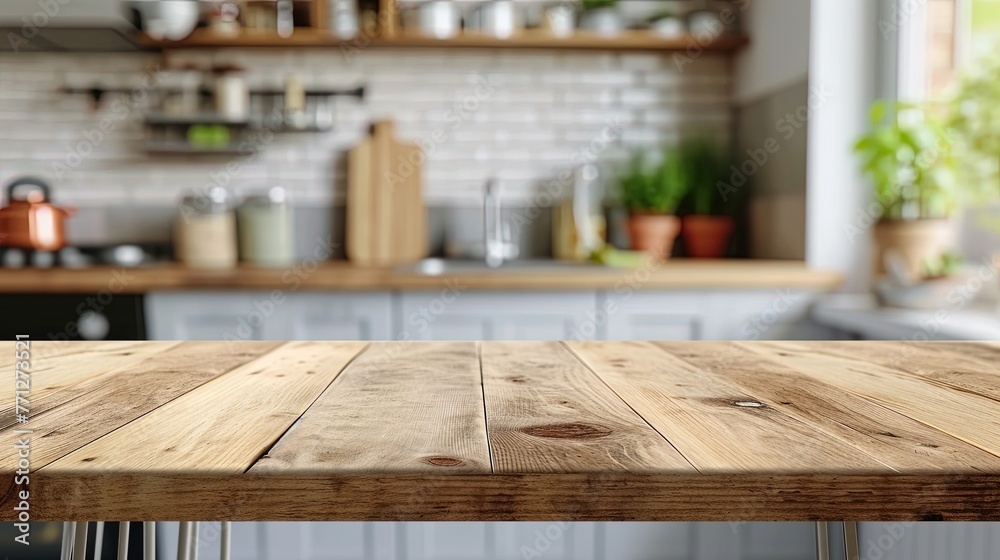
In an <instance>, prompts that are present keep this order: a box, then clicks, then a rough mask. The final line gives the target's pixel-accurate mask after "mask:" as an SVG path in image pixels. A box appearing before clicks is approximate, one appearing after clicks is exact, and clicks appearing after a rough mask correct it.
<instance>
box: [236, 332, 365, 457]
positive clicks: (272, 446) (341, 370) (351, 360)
mask: <svg viewBox="0 0 1000 560" xmlns="http://www.w3.org/2000/svg"><path fill="white" fill-rule="evenodd" d="M286 344H287V343H286ZM371 347H372V344H371V343H370V342H369V343H368V344H365V346H364V348H362V349H361V350H359V351H358V353H357V354H355V355H354V356H353V357H352V358H351V359H350V360H348V361H347V363H346V364H344V367H342V368H340V371H339V372H337V375H335V376H334V377H333V379H331V380H330V383H329V384H328V385H327V386H326V387H325V388H324V389H323V390H322V391H320V392H319V393H318V394H317V395H316V398H315V399H313V401H312V402H311V403H309V406H307V407H306V409H305V410H304V411H303V412H302V414H299V417H298V418H296V419H295V421H294V422H292V423H290V424H288V427H286V428H285V431H283V432H281V435H279V436H278V437H277V438H275V440H274V441H272V442H271V445H269V446H268V448H267V449H266V450H264V452H263V453H261V454H260V455H259V456H258V457H257V458H256V459H254V461H253V462H252V463H250V465H248V466H247V468H246V469H245V470H244V471H243V474H247V473H248V472H250V469H252V468H254V467H255V466H257V463H259V462H260V460H261V459H263V458H264V457H267V455H268V454H269V453H271V450H273V449H274V446H275V445H278V442H280V441H281V438H283V437H285V434H287V433H288V432H289V431H291V429H292V428H294V427H295V425H296V424H298V423H299V421H300V420H302V417H303V416H305V415H306V414H307V413H308V412H309V410H310V409H311V408H312V407H313V405H315V404H316V402H317V401H318V400H320V397H322V396H323V395H324V394H326V392H327V391H329V390H330V387H332V386H333V383H334V382H335V381H337V378H338V377H340V376H341V375H342V374H343V373H344V372H345V371H347V368H349V367H350V366H351V364H353V363H354V362H355V361H356V360H357V359H358V358H359V357H361V355H362V354H364V353H365V352H367V351H368V349H369V348H371Z"/></svg>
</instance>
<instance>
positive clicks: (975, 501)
mask: <svg viewBox="0 0 1000 560" xmlns="http://www.w3.org/2000/svg"><path fill="white" fill-rule="evenodd" d="M10 344H11V348H9V350H10V351H8V352H4V353H3V354H2V356H0V365H2V368H3V369H4V370H5V371H8V372H11V371H12V370H13V369H14V360H15V357H14V352H13V348H12V347H13V342H11V343H10ZM30 353H31V369H32V371H33V373H32V375H31V379H30V395H27V396H28V398H29V400H30V418H29V419H28V421H27V422H25V423H18V421H17V419H16V417H15V411H14V410H13V408H12V405H11V400H5V402H6V403H7V404H6V405H4V406H5V409H4V411H3V418H4V422H5V424H4V426H3V430H4V432H5V433H4V437H5V438H6V440H7V441H9V442H15V441H16V440H17V439H18V438H19V437H25V436H18V435H16V433H15V430H18V429H21V430H23V429H30V430H32V434H30V436H28V437H29V438H30V442H29V445H30V453H29V458H30V470H31V473H30V482H29V483H28V484H27V485H24V484H21V485H20V486H15V485H14V482H13V481H14V476H13V474H14V473H13V472H11V471H12V470H13V469H14V468H15V467H14V465H17V463H18V456H17V454H18V450H17V449H15V448H14V446H13V445H6V446H4V447H3V448H0V449H2V450H0V455H2V460H0V464H2V465H3V468H4V469H6V470H7V472H6V473H5V475H4V478H3V480H4V481H5V484H6V485H7V487H6V488H5V491H4V493H3V507H2V510H0V511H2V513H0V518H2V519H3V520H4V521H11V520H13V515H14V513H15V510H14V506H15V505H16V503H17V498H16V497H15V496H16V495H17V492H16V490H17V491H19V490H28V491H29V492H30V499H29V501H30V508H31V519H32V520H33V521H35V520H38V521H41V520H77V521H82V520H95V519H105V520H107V519H130V520H146V521H150V520H206V519H210V520H390V519H394V520H832V519H848V520H895V519H898V520H928V519H943V520H992V521H998V520H1000V402H998V401H1000V373H998V372H997V368H996V364H997V363H1000V344H998V343H985V342H984V343H927V344H919V345H918V344H911V343H891V342H815V343H807V342H754V343H727V342H703V343H697V342H696V343H690V342H685V343H647V342H627V343H619V342H570V343H558V342H553V343H549V342H483V343H474V342H385V343H371V344H367V343H360V342H290V343H275V342H234V343H227V342H183V343H177V342H138V343H137V342H103V343H83V342H68V343H52V342H34V343H32V344H31V346H30ZM21 358H23V356H22V357H21ZM21 358H18V359H21Z"/></svg>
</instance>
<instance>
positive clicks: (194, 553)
mask: <svg viewBox="0 0 1000 560" xmlns="http://www.w3.org/2000/svg"><path fill="white" fill-rule="evenodd" d="M200 526H201V523H199V522H198V521H194V522H192V523H191V549H190V552H188V558H190V559H191V560H198V529H199V528H200Z"/></svg>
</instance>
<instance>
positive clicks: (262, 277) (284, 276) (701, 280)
mask: <svg viewBox="0 0 1000 560" xmlns="http://www.w3.org/2000/svg"><path fill="white" fill-rule="evenodd" d="M842 281H843V278H842V277H841V275H840V274H838V273H835V272H828V271H818V270H812V269H809V268H807V267H806V265H805V263H803V262H801V261H772V260H718V261H691V260H681V259H678V260H670V261H667V262H665V263H663V264H660V265H654V266H648V267H641V268H637V269H624V268H611V267H601V266H577V267H573V266H567V267H559V266H553V267H546V268H541V269H539V268H507V269H500V270H490V271H487V270H478V271H477V270H472V271H461V272H459V271H456V272H448V273H446V274H442V275H440V276H430V275H426V274H418V273H416V272H413V271H407V270H406V269H402V268H364V267H358V266H353V265H351V264H349V263H345V262H334V261H329V262H325V263H321V264H319V265H318V266H317V265H316V263H302V264H299V265H296V266H295V267H292V268H289V269H268V268H254V267H249V266H243V267H240V268H237V269H233V270H221V271H212V270H198V269H191V268H186V267H183V266H179V265H176V264H164V265H156V266H149V267H140V268H112V267H93V268H83V269H71V268H50V269H32V268H24V269H0V293H97V292H100V291H102V290H109V291H111V292H112V293H146V292H151V291H157V290H275V289H279V290H284V291H286V292H292V291H299V290H301V291H338V290H339V291H376V290H435V289H441V288H443V287H448V286H455V285H458V286H461V287H463V289H469V290H543V291H544V290H552V291H556V290H597V289H614V288H622V287H624V286H632V287H633V288H637V287H641V288H643V289H686V288H690V289H755V288H760V289H767V288H804V289H818V290H833V289H836V288H837V287H838V286H839V285H840V284H841V282H842Z"/></svg>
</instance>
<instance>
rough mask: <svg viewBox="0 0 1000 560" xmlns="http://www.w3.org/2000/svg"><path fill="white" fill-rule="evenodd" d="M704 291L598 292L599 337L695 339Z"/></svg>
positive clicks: (699, 328)
mask: <svg viewBox="0 0 1000 560" xmlns="http://www.w3.org/2000/svg"><path fill="white" fill-rule="evenodd" d="M706 297H707V296H706V295H705V293H704V292H632V291H627V292H617V291H607V292H602V293H601V294H600V295H599V297H598V313H599V315H598V316H599V318H600V319H602V320H601V321H599V322H600V323H601V324H602V326H601V328H600V334H599V337H600V338H602V339H605V340H699V339H701V338H702V337H703V335H702V330H703V326H702V323H703V322H704V315H705V313H706V309H705V299H706Z"/></svg>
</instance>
